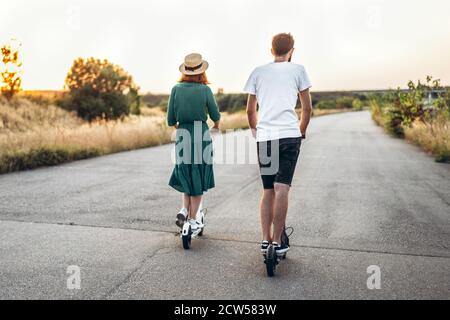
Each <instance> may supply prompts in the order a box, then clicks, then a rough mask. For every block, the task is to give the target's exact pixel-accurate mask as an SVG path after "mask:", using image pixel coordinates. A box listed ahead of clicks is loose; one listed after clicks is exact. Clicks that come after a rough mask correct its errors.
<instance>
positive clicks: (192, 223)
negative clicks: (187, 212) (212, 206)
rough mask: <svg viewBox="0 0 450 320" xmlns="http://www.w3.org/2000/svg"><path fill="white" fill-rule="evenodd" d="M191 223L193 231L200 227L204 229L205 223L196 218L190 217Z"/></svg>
mask: <svg viewBox="0 0 450 320" xmlns="http://www.w3.org/2000/svg"><path fill="white" fill-rule="evenodd" d="M188 221H189V224H190V225H191V230H192V231H197V230H198V229H202V228H203V227H204V225H203V223H201V222H200V221H197V220H195V219H189V220H188Z"/></svg>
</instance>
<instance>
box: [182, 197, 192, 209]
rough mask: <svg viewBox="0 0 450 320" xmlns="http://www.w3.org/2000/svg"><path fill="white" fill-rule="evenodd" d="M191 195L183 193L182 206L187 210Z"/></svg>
mask: <svg viewBox="0 0 450 320" xmlns="http://www.w3.org/2000/svg"><path fill="white" fill-rule="evenodd" d="M190 201H191V197H189V195H188V194H187V193H183V208H186V210H187V211H188V212H189V207H190Z"/></svg>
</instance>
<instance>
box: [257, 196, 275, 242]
mask: <svg viewBox="0 0 450 320" xmlns="http://www.w3.org/2000/svg"><path fill="white" fill-rule="evenodd" d="M274 200H275V191H274V189H264V191H263V194H262V197H261V202H260V216H261V230H262V236H263V240H267V241H269V242H270V241H271V240H272V223H273V204H274Z"/></svg>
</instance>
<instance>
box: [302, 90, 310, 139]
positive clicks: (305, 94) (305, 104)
mask: <svg viewBox="0 0 450 320" xmlns="http://www.w3.org/2000/svg"><path fill="white" fill-rule="evenodd" d="M300 103H301V105H302V116H301V119H300V132H301V134H302V137H303V139H305V138H306V129H307V128H308V124H309V120H310V119H311V111H312V103H311V94H310V93H309V89H306V90H303V91H301V92H300Z"/></svg>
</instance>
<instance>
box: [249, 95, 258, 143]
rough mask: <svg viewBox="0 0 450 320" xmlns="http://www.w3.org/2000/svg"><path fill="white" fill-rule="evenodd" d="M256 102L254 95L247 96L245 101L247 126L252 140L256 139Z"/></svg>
mask: <svg viewBox="0 0 450 320" xmlns="http://www.w3.org/2000/svg"><path fill="white" fill-rule="evenodd" d="M257 105H258V101H257V100H256V95H254V94H249V95H248V99H247V119H248V125H249V127H250V129H251V130H252V135H253V138H256V123H257V122H258V116H257V111H256V106H257Z"/></svg>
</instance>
